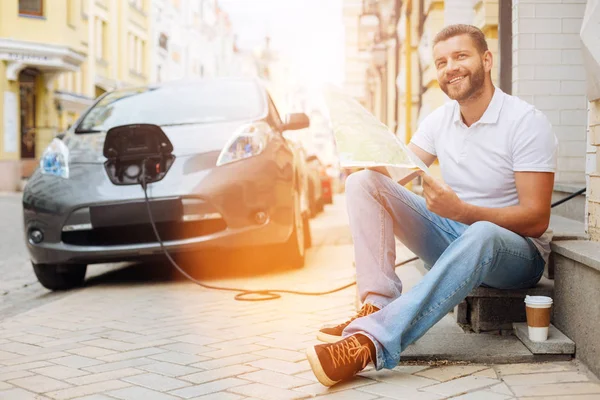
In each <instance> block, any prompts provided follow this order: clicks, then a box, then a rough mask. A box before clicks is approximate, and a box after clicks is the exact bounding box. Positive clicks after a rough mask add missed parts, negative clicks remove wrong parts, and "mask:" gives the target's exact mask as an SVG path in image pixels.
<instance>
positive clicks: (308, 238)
mask: <svg viewBox="0 0 600 400" xmlns="http://www.w3.org/2000/svg"><path fill="white" fill-rule="evenodd" d="M303 224H304V248H305V249H310V248H311V247H312V234H311V232H310V217H309V216H308V215H305V216H304V217H303Z"/></svg>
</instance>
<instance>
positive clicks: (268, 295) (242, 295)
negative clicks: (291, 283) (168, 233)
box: [140, 160, 419, 301]
mask: <svg viewBox="0 0 600 400" xmlns="http://www.w3.org/2000/svg"><path fill="white" fill-rule="evenodd" d="M140 184H141V185H142V189H144V198H145V200H146V209H147V210H148V217H149V218H150V224H151V225H152V230H153V231H154V235H155V236H156V240H158V243H159V244H160V248H161V250H162V251H163V253H164V254H165V256H166V257H167V259H168V260H169V262H170V263H171V265H173V266H174V267H175V268H176V269H177V270H178V271H179V272H180V273H181V274H182V275H183V276H185V277H186V278H187V279H189V280H190V281H192V282H194V283H195V284H196V285H199V286H202V287H203V288H206V289H213V290H225V291H229V292H239V293H238V294H237V295H236V296H235V297H234V298H235V300H238V301H265V300H275V299H279V298H280V297H281V295H280V294H279V293H287V294H298V295H302V296H323V295H326V294H331V293H335V292H340V291H342V290H344V289H347V288H349V287H352V286H354V285H356V281H353V282H351V283H348V284H346V285H344V286H340V287H338V288H335V289H332V290H327V291H325V292H301V291H297V290H285V289H263V290H247V289H239V288H229V287H220V286H212V285H207V284H205V283H202V282H200V281H199V280H197V279H196V278H194V277H193V276H191V275H190V274H188V273H187V272H185V271H184V270H183V269H182V268H181V267H180V266H179V265H177V263H176V262H175V260H173V257H171V255H170V254H169V252H168V251H167V249H166V248H165V245H164V243H163V241H162V239H161V238H160V235H159V233H158V229H156V223H155V222H154V217H153V216H152V210H150V199H149V198H148V185H147V183H146V161H145V160H144V162H143V163H142V173H141V174H140ZM418 259H419V257H412V258H409V259H408V260H404V261H401V262H399V263H398V264H396V265H395V266H394V268H397V267H400V266H402V265H405V264H408V263H410V262H413V261H416V260H418ZM256 296H258V297H256Z"/></svg>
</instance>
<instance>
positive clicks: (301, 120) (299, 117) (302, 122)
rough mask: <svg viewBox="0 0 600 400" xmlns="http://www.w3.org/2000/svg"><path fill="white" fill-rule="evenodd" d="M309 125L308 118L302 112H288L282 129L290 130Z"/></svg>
mask: <svg viewBox="0 0 600 400" xmlns="http://www.w3.org/2000/svg"><path fill="white" fill-rule="evenodd" d="M309 126H310V120H309V119H308V116H307V115H306V114H304V113H294V114H288V115H287V117H286V123H285V124H283V127H282V130H283V131H292V130H297V129H304V128H308V127H309Z"/></svg>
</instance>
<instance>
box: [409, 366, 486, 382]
mask: <svg viewBox="0 0 600 400" xmlns="http://www.w3.org/2000/svg"><path fill="white" fill-rule="evenodd" d="M487 368H488V367H487V366H486V365H451V366H447V367H439V368H431V369H429V370H427V371H421V372H417V373H416V374H415V375H418V376H422V377H424V378H430V379H435V380H437V381H440V382H446V381H450V380H452V379H457V378H462V377H463V376H467V375H471V374H473V373H475V372H478V371H482V370H484V369H487Z"/></svg>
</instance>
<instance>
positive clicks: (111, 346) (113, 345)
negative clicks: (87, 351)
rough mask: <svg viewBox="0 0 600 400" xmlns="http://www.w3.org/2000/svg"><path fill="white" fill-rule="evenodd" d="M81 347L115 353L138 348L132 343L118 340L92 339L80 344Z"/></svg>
mask: <svg viewBox="0 0 600 400" xmlns="http://www.w3.org/2000/svg"><path fill="white" fill-rule="evenodd" d="M80 344H81V345H82V346H94V347H100V348H103V349H108V350H115V351H119V352H120V351H130V350H136V349H137V348H138V347H137V346H136V345H135V344H133V343H125V342H119V341H118V340H110V339H94V340H88V341H85V342H80Z"/></svg>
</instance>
